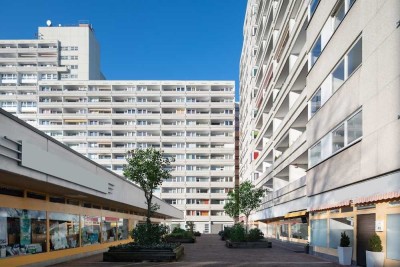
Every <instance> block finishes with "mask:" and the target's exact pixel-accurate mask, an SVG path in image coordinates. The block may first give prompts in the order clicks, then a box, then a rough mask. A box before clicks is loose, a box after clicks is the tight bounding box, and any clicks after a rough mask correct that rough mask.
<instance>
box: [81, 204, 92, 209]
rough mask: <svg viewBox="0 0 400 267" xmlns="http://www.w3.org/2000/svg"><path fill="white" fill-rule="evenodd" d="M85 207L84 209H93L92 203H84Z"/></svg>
mask: <svg viewBox="0 0 400 267" xmlns="http://www.w3.org/2000/svg"><path fill="white" fill-rule="evenodd" d="M83 207H84V208H91V207H92V203H83Z"/></svg>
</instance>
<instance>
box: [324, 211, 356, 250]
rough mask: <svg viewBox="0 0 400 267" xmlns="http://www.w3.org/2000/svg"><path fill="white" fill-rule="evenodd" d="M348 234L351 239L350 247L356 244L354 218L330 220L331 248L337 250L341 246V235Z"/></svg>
mask: <svg viewBox="0 0 400 267" xmlns="http://www.w3.org/2000/svg"><path fill="white" fill-rule="evenodd" d="M342 232H346V235H348V236H349V238H350V247H352V246H353V244H354V243H353V242H354V218H353V217H345V218H335V219H329V247H330V248H337V247H338V246H339V245H340V238H341V233H342Z"/></svg>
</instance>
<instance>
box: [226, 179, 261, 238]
mask: <svg viewBox="0 0 400 267" xmlns="http://www.w3.org/2000/svg"><path fill="white" fill-rule="evenodd" d="M263 196H264V190H263V189H262V188H255V187H254V185H253V184H252V183H251V182H250V181H245V182H243V183H241V184H240V186H239V188H238V189H235V190H234V192H229V193H228V203H226V204H225V206H224V210H225V212H226V213H227V214H228V215H229V216H231V217H235V216H238V215H239V214H240V213H243V214H244V215H245V216H246V233H247V229H248V221H249V216H250V213H251V212H252V211H253V210H255V209H257V208H258V207H259V206H260V204H261V201H262V199H261V198H262V197H263Z"/></svg>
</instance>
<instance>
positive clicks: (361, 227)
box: [357, 213, 375, 266]
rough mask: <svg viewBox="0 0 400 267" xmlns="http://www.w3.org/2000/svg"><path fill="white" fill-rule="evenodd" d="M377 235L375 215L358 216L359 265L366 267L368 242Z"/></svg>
mask: <svg viewBox="0 0 400 267" xmlns="http://www.w3.org/2000/svg"><path fill="white" fill-rule="evenodd" d="M374 233H375V213H373V214H362V215H357V265H358V266H365V265H366V264H367V263H366V259H365V254H366V252H365V251H366V250H367V248H368V240H369V238H370V237H371V236H372V235H373V234H374Z"/></svg>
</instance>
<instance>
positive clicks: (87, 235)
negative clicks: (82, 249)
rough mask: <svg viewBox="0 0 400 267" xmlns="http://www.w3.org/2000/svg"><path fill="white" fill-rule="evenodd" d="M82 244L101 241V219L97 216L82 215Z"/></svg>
mask: <svg viewBox="0 0 400 267" xmlns="http://www.w3.org/2000/svg"><path fill="white" fill-rule="evenodd" d="M81 221H82V231H81V232H82V245H83V246H86V245H92V244H99V243H100V221H101V218H100V217H97V216H82V220H81Z"/></svg>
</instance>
